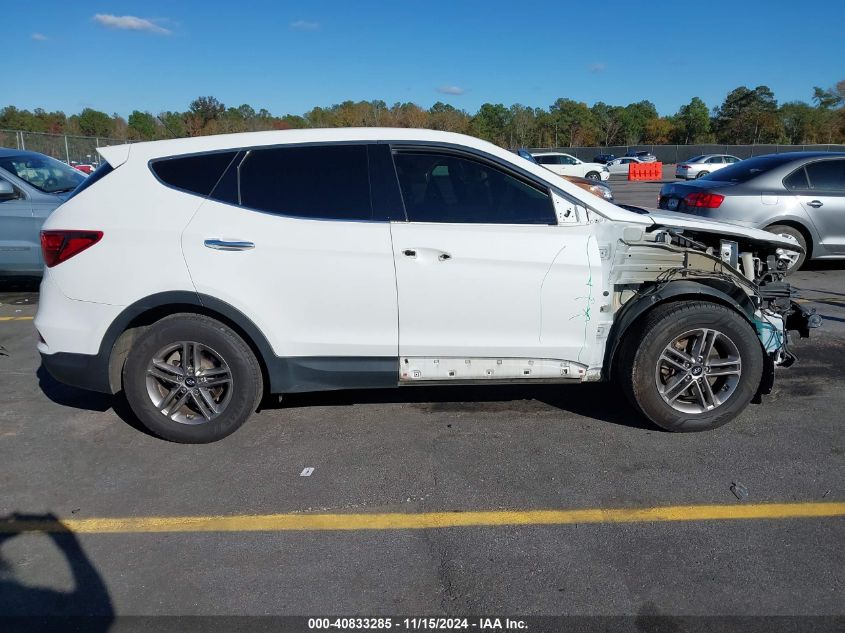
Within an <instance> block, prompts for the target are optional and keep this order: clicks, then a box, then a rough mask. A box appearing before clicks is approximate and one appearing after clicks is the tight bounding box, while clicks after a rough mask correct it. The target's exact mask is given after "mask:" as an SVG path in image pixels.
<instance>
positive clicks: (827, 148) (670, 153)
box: [530, 143, 845, 163]
mask: <svg viewBox="0 0 845 633" xmlns="http://www.w3.org/2000/svg"><path fill="white" fill-rule="evenodd" d="M530 151H532V152H535V151H536V152H548V151H553V152H564V153H566V154H572V155H573V156H575V157H576V158H580V159H581V160H583V161H591V160H593V159H594V158H595V157H596V156H598V155H599V154H613V155H614V156H617V157H618V156H624V155H625V153H626V152H629V151H633V152H643V151H646V152H651V153H652V154H654V155H655V156H657V160H659V161H660V162H662V163H678V162H681V161H685V160H688V159H690V158H692V157H693V156H699V155H701V154H730V155H731V156H736V157H737V158H751V157H752V156H761V155H763V154H780V153H783V152H845V145H719V144H715V143H711V144H702V145H612V146H609V147H545V148H534V149H531V150H530Z"/></svg>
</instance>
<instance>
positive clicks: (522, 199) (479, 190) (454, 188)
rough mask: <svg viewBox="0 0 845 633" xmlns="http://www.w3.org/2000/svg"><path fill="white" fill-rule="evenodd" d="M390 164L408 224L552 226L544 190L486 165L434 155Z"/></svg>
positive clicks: (409, 155)
mask: <svg viewBox="0 0 845 633" xmlns="http://www.w3.org/2000/svg"><path fill="white" fill-rule="evenodd" d="M394 161H395V163H396V173H397V175H398V176H399V184H400V187H401V189H402V196H403V198H404V200H405V210H406V211H407V213H408V220H409V221H411V222H452V223H462V224H463V223H479V224H555V214H554V210H553V208H552V202H551V197H550V196H549V193H548V192H547V191H545V190H542V189H539V188H537V187H535V186H534V185H532V184H529V183H527V182H525V181H523V180H521V179H519V178H516V177H515V176H512V175H511V174H509V173H506V172H505V171H502V170H500V169H498V168H496V167H494V166H492V165H489V164H488V163H485V162H481V161H476V160H473V159H471V158H468V157H463V156H456V155H454V154H440V153H436V152H425V153H423V152H420V153H413V152H398V153H396V154H395V156H394Z"/></svg>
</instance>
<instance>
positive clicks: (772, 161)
mask: <svg viewBox="0 0 845 633" xmlns="http://www.w3.org/2000/svg"><path fill="white" fill-rule="evenodd" d="M794 160H795V156H790V155H789V154H770V155H768V156H758V157H756V158H747V159H745V160H743V161H741V162H739V163H734V164H733V165H730V166H729V167H725V168H723V169H720V170H718V171H714V172H713V173H710V174H707V175H706V176H702V178H703V179H704V180H718V181H720V182H747V181H749V180H751V179H752V178H756V177H757V176H759V175H760V174H764V173H766V172H767V171H769V170H771V169H774V168H775V167H780V166H781V165H783V164H785V163H789V162H792V161H794Z"/></svg>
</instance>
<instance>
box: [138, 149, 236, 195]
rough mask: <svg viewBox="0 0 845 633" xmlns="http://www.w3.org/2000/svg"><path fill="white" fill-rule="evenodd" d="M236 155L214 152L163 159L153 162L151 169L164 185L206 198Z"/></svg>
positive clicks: (234, 153)
mask: <svg viewBox="0 0 845 633" xmlns="http://www.w3.org/2000/svg"><path fill="white" fill-rule="evenodd" d="M237 153H238V152H237V151H231V152H216V153H214V154H199V155H195V156H179V157H177V158H165V159H162V160H157V161H155V162H154V163H153V164H152V165H151V168H152V170H153V173H155V175H156V176H158V177H159V178H160V179H161V181H162V182H164V183H165V184H167V185H170V186H171V187H176V188H177V189H182V190H184V191H189V192H191V193H196V194H199V195H201V196H207V195H209V194H210V193H211V190H212V189H214V186H215V185H216V184H217V181H218V180H220V177H221V176H222V175H223V172H224V171H225V170H226V168H227V167H228V166H229V165H230V164H231V163H232V160H233V159H234V158H235V156H236V155H237Z"/></svg>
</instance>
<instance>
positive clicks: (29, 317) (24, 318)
mask: <svg viewBox="0 0 845 633" xmlns="http://www.w3.org/2000/svg"><path fill="white" fill-rule="evenodd" d="M34 318H35V317H31V316H22V317H0V321H32V320H33V319H34Z"/></svg>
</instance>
